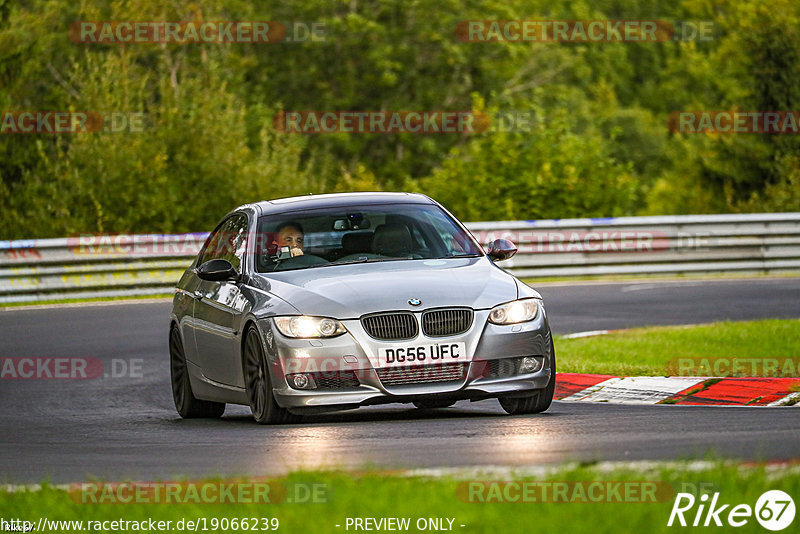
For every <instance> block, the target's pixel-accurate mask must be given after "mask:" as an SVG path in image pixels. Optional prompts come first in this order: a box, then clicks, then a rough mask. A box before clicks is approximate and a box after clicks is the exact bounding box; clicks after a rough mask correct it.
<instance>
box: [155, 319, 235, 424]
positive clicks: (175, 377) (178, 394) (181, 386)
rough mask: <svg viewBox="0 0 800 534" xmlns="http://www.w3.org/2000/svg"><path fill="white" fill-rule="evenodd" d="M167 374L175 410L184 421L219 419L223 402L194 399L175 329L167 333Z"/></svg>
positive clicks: (179, 338) (179, 340) (183, 354)
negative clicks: (206, 418)
mask: <svg viewBox="0 0 800 534" xmlns="http://www.w3.org/2000/svg"><path fill="white" fill-rule="evenodd" d="M169 361H170V366H169V374H170V381H171V382H172V400H173V401H175V409H176V410H178V413H179V414H180V416H181V417H183V418H184V419H191V418H194V417H220V416H221V415H222V414H223V412H225V403H224V402H212V401H204V400H199V399H197V398H195V396H194V393H192V384H191V382H189V371H188V369H187V367H186V354H185V353H184V351H183V341H181V334H180V332H178V329H177V328H176V327H174V326H173V327H172V329H171V330H170V333H169Z"/></svg>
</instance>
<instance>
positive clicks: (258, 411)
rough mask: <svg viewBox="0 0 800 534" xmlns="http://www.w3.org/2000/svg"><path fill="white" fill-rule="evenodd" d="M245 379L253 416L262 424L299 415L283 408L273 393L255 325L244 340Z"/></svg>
mask: <svg viewBox="0 0 800 534" xmlns="http://www.w3.org/2000/svg"><path fill="white" fill-rule="evenodd" d="M244 379H245V385H246V387H247V398H248V400H249V401H250V411H252V412H253V418H254V419H255V420H256V422H258V423H259V424H262V425H274V424H283V423H292V422H295V421H298V420H299V419H300V417H299V416H297V415H294V414H293V413H291V412H289V410H287V409H286V408H281V407H280V406H278V403H277V402H276V401H275V395H273V394H272V378H271V377H270V373H269V363H268V362H267V358H266V354H265V353H264V348H263V347H262V345H261V337H260V336H259V334H258V330H256V327H255V326H251V327H250V328H249V329H248V330H247V334H246V337H245V341H244Z"/></svg>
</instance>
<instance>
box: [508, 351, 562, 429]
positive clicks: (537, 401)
mask: <svg viewBox="0 0 800 534" xmlns="http://www.w3.org/2000/svg"><path fill="white" fill-rule="evenodd" d="M555 391H556V349H555V346H554V345H553V340H552V338H551V339H550V381H549V382H548V383H547V386H545V387H544V389H541V390H539V391H537V392H536V393H535V394H534V395H531V396H529V397H500V399H499V400H500V406H502V407H503V410H505V411H506V413H508V414H509V415H521V414H533V413H541V412H543V411H545V410H547V409H548V408H549V407H550V404H552V402H553V395H554V394H555Z"/></svg>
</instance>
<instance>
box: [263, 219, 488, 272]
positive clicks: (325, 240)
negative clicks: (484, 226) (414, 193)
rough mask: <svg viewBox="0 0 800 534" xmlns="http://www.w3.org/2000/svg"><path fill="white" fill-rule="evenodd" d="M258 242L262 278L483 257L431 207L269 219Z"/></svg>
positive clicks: (469, 240)
mask: <svg viewBox="0 0 800 534" xmlns="http://www.w3.org/2000/svg"><path fill="white" fill-rule="evenodd" d="M257 236H258V239H257V240H256V241H257V246H256V247H255V254H256V258H255V260H256V261H255V265H256V270H257V271H258V272H274V271H290V270H295V269H308V268H314V267H323V266H330V265H343V264H347V263H368V262H379V261H400V260H423V259H440V258H456V257H469V256H472V257H474V256H480V255H482V251H481V250H480V248H479V247H478V246H477V245H476V243H475V242H474V240H473V239H472V237H471V236H470V235H469V234H468V233H467V232H465V231H463V230H462V229H461V228H460V227H459V226H458V225H457V224H456V222H455V221H453V219H451V218H450V217H449V216H448V215H447V213H445V212H444V211H443V210H442V209H441V208H440V207H438V206H435V205H431V204H386V205H370V206H355V205H354V206H348V207H336V208H324V209H313V210H305V211H296V212H291V213H281V214H276V215H267V216H264V217H261V218H260V219H259V221H258V232H257Z"/></svg>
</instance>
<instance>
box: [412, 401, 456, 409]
mask: <svg viewBox="0 0 800 534" xmlns="http://www.w3.org/2000/svg"><path fill="white" fill-rule="evenodd" d="M455 403H456V401H454V400H440V401H435V400H430V401H417V402H415V403H414V406H416V407H417V408H418V409H420V410H436V409H439V408H449V407H450V406H452V405H454V404H455Z"/></svg>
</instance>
